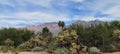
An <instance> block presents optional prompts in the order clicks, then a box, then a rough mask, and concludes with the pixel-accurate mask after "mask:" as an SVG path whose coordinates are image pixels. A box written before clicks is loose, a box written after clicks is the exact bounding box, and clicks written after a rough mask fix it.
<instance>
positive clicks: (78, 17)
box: [73, 16, 120, 21]
mask: <svg viewBox="0 0 120 54" xmlns="http://www.w3.org/2000/svg"><path fill="white" fill-rule="evenodd" d="M73 20H83V21H92V20H101V21H112V20H120V18H115V17H94V16H75V17H74V18H73Z"/></svg>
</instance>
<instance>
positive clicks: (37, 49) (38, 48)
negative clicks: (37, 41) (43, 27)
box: [32, 47, 44, 52]
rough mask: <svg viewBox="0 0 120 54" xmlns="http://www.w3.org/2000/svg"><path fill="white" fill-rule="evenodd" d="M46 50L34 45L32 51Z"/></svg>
mask: <svg viewBox="0 0 120 54" xmlns="http://www.w3.org/2000/svg"><path fill="white" fill-rule="evenodd" d="M43 50H44V48H43V47H34V48H33V49H32V51H34V52H35V51H43Z"/></svg>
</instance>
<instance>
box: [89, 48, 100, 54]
mask: <svg viewBox="0 0 120 54" xmlns="http://www.w3.org/2000/svg"><path fill="white" fill-rule="evenodd" d="M89 50H90V54H99V53H100V50H99V49H98V48H97V47H91V48H90V49H89Z"/></svg>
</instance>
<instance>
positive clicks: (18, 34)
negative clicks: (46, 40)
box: [0, 28, 34, 46]
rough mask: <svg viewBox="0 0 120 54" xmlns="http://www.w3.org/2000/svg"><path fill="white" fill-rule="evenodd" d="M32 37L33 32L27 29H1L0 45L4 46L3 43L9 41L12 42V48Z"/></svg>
mask: <svg viewBox="0 0 120 54" xmlns="http://www.w3.org/2000/svg"><path fill="white" fill-rule="evenodd" d="M33 35H34V32H33V31H29V30H27V29H16V28H3V29H0V44H1V45H4V41H5V40H7V39H10V40H12V41H14V46H18V45H19V44H21V43H23V42H25V41H27V40H29V39H30V38H31V37H32V36H33Z"/></svg>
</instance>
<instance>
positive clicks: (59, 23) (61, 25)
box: [58, 21, 65, 29]
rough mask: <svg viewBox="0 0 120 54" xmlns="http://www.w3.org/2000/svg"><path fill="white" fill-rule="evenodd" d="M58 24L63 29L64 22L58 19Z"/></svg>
mask: <svg viewBox="0 0 120 54" xmlns="http://www.w3.org/2000/svg"><path fill="white" fill-rule="evenodd" d="M58 26H59V27H62V29H63V27H64V26H65V23H64V22H63V21H59V22H58Z"/></svg>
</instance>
